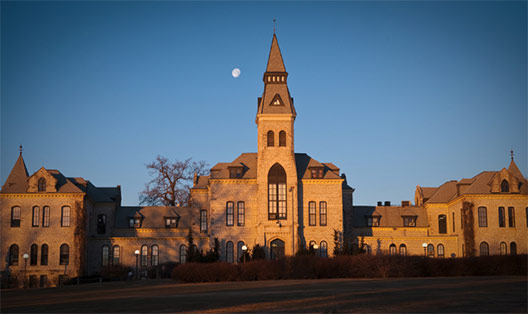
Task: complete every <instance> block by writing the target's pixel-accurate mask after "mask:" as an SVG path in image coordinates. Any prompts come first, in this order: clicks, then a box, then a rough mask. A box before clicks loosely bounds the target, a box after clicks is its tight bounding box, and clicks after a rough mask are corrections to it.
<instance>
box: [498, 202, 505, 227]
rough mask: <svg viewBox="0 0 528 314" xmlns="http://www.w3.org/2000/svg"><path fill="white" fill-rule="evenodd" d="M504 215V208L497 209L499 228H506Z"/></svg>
mask: <svg viewBox="0 0 528 314" xmlns="http://www.w3.org/2000/svg"><path fill="white" fill-rule="evenodd" d="M505 217H506V214H505V211H504V207H502V206H501V207H499V227H506V218H505Z"/></svg>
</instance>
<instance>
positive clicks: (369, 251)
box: [365, 244, 372, 255]
mask: <svg viewBox="0 0 528 314" xmlns="http://www.w3.org/2000/svg"><path fill="white" fill-rule="evenodd" d="M365 253H367V255H370V254H372V248H371V247H370V245H368V244H365Z"/></svg>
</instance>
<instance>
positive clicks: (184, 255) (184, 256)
mask: <svg viewBox="0 0 528 314" xmlns="http://www.w3.org/2000/svg"><path fill="white" fill-rule="evenodd" d="M186 261H187V246H185V245H183V244H182V245H180V264H185V262H186Z"/></svg>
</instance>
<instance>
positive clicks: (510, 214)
mask: <svg viewBox="0 0 528 314" xmlns="http://www.w3.org/2000/svg"><path fill="white" fill-rule="evenodd" d="M508 227H510V228H513V227H515V208H514V207H508Z"/></svg>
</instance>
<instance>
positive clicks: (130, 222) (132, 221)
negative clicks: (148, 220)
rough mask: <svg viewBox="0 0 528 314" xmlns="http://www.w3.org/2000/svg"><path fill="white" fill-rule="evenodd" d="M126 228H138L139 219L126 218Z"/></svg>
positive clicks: (139, 225)
mask: <svg viewBox="0 0 528 314" xmlns="http://www.w3.org/2000/svg"><path fill="white" fill-rule="evenodd" d="M128 227H129V228H140V227H141V218H135V217H130V218H128Z"/></svg>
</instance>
